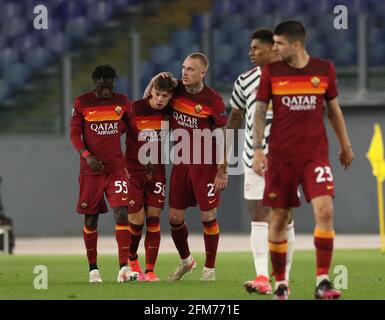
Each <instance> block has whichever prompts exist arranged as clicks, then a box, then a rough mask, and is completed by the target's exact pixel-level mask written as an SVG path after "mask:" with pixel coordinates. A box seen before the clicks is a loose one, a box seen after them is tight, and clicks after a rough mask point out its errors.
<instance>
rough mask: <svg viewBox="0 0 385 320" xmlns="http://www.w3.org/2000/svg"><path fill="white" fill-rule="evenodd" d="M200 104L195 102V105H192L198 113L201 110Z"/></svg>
mask: <svg viewBox="0 0 385 320" xmlns="http://www.w3.org/2000/svg"><path fill="white" fill-rule="evenodd" d="M202 109H203V108H202V106H201V105H200V104H197V105H196V106H195V107H194V110H195V113H199V112H201V111H202Z"/></svg>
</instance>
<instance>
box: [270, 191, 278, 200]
mask: <svg viewBox="0 0 385 320" xmlns="http://www.w3.org/2000/svg"><path fill="white" fill-rule="evenodd" d="M268 197H269V199H270V200H274V199H276V198H277V194H276V193H275V192H270V193H269V195H268Z"/></svg>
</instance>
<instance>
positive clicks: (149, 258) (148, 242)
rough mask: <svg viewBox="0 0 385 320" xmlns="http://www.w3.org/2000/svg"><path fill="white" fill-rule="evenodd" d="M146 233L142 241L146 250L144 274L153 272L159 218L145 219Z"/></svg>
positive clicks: (158, 236)
mask: <svg viewBox="0 0 385 320" xmlns="http://www.w3.org/2000/svg"><path fill="white" fill-rule="evenodd" d="M146 224H147V232H146V238H145V239H144V248H145V250H146V272H148V271H154V266H155V263H156V259H157V258H158V252H159V245H160V219H159V217H149V218H147V219H146Z"/></svg>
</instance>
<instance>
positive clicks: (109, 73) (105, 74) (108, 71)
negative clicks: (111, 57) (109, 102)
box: [92, 64, 118, 80]
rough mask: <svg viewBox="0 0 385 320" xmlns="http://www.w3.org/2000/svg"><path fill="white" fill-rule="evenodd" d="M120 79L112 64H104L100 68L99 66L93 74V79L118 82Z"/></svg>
mask: <svg viewBox="0 0 385 320" xmlns="http://www.w3.org/2000/svg"><path fill="white" fill-rule="evenodd" d="M117 78H118V75H117V74H116V70H115V69H114V68H113V67H111V65H110V64H102V65H100V66H97V67H96V68H95V70H94V72H92V79H93V80H97V79H103V80H105V79H114V80H116V79H117Z"/></svg>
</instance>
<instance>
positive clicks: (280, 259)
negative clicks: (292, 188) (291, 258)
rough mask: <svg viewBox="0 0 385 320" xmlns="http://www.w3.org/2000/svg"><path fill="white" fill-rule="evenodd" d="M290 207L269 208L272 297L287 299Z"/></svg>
mask: <svg viewBox="0 0 385 320" xmlns="http://www.w3.org/2000/svg"><path fill="white" fill-rule="evenodd" d="M289 213H290V208H272V209H270V222H269V249H270V258H271V264H272V267H273V272H274V277H275V292H274V296H273V299H277V300H286V299H288V294H289V292H288V291H289V288H288V283H287V280H286V278H285V269H286V268H285V266H286V253H287V231H286V230H287V225H288V222H289Z"/></svg>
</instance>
